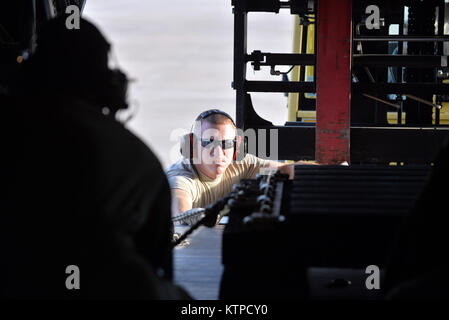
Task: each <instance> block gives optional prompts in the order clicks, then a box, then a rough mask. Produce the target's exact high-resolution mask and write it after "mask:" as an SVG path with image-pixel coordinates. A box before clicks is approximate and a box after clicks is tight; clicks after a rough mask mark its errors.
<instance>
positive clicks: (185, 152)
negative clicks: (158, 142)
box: [180, 109, 238, 161]
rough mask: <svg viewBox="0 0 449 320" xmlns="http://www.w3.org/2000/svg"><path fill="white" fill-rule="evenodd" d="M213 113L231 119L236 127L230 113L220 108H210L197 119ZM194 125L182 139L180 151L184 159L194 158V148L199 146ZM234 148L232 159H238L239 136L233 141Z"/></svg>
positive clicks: (197, 118)
mask: <svg viewBox="0 0 449 320" xmlns="http://www.w3.org/2000/svg"><path fill="white" fill-rule="evenodd" d="M213 114H221V115H223V116H225V117H226V118H228V119H229V120H231V122H232V124H233V125H234V127H236V125H235V122H234V120H233V119H232V118H231V116H230V115H229V114H227V113H226V112H224V111H221V110H218V109H210V110H206V111H204V112H202V113H201V114H200V115H199V116H198V117H196V119H195V122H196V121H201V122H202V121H203V120H204V119H206V118H207V117H209V116H211V115H213ZM193 129H194V125H192V128H191V130H190V132H189V133H188V134H185V135H183V136H182V137H181V141H180V152H181V155H182V156H183V158H184V159H190V160H191V161H192V160H193V149H194V148H196V147H197V142H198V141H197V140H198V138H197V137H196V136H195V134H194V132H193ZM233 148H234V155H233V156H232V160H233V161H234V160H236V158H237V152H238V150H237V137H235V138H234V141H233Z"/></svg>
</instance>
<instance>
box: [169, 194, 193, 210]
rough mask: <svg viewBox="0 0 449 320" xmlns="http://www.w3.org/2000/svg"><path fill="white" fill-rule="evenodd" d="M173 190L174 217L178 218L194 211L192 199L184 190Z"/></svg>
mask: <svg viewBox="0 0 449 320" xmlns="http://www.w3.org/2000/svg"><path fill="white" fill-rule="evenodd" d="M171 190H172V199H173V200H172V215H173V216H177V215H180V214H182V213H183V212H185V211H187V210H190V209H192V198H191V197H190V195H189V194H188V193H187V192H185V191H184V190H182V189H171Z"/></svg>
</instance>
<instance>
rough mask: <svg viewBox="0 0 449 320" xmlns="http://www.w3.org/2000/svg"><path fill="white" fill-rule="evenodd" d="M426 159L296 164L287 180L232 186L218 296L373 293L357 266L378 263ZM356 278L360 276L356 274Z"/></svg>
mask: <svg viewBox="0 0 449 320" xmlns="http://www.w3.org/2000/svg"><path fill="white" fill-rule="evenodd" d="M428 174H429V168H428V167H427V166H407V167H405V166H404V167H402V166H366V165H364V166H350V167H349V166H303V165H302V166H296V167H295V179H294V180H293V181H291V180H286V177H285V175H282V174H279V173H277V174H274V175H272V176H259V177H258V178H257V179H254V180H244V181H242V182H241V183H240V184H239V185H236V186H235V189H236V190H239V191H242V192H241V193H240V195H239V197H235V198H233V199H231V200H230V201H228V206H229V208H230V212H229V223H228V224H227V226H226V228H225V230H224V233H223V244H222V261H223V265H224V273H223V277H222V282H221V291H220V297H221V298H222V299H230V298H245V297H251V298H265V299H298V298H299V299H301V298H310V299H320V298H333V299H335V298H338V299H376V298H379V297H380V296H381V292H380V291H379V290H377V291H376V290H373V291H370V290H368V289H367V287H366V286H365V280H366V277H367V276H368V275H366V273H365V270H366V268H367V267H368V266H370V265H376V266H378V267H379V268H381V269H382V272H383V270H384V269H385V267H386V264H387V263H386V262H387V259H388V255H389V253H390V249H391V247H392V244H393V242H394V240H395V236H396V232H397V231H398V228H399V226H400V225H401V222H402V220H403V218H404V216H405V215H406V214H407V212H408V211H409V209H410V207H411V206H413V203H414V200H415V198H416V197H417V196H418V195H419V193H420V192H421V190H422V188H423V186H424V184H425V182H426V179H427V177H428ZM362 279H363V281H362Z"/></svg>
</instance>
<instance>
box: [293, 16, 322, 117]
mask: <svg viewBox="0 0 449 320" xmlns="http://www.w3.org/2000/svg"><path fill="white" fill-rule="evenodd" d="M310 21H311V22H312V23H313V24H310V25H308V26H307V27H304V26H303V25H300V24H299V16H298V15H295V19H294V29H293V53H302V52H301V47H302V42H303V37H302V33H303V28H307V45H306V53H307V54H314V53H315V24H314V22H315V20H314V19H311V20H310ZM305 68H306V69H305V81H313V76H314V67H313V66H305ZM300 71H301V66H295V67H294V68H293V70H292V73H291V79H290V80H291V81H299V80H300V79H299V75H300ZM300 94H305V93H297V92H290V93H289V94H288V116H287V118H288V119H287V121H297V119H298V118H301V119H303V121H305V122H316V112H315V111H298V110H299V95H300ZM305 97H306V98H308V99H316V95H315V94H310V93H307V94H305Z"/></svg>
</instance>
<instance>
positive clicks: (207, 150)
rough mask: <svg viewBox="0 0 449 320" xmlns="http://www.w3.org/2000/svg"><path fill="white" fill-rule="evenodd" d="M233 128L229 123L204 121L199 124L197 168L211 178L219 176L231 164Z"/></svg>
mask: <svg viewBox="0 0 449 320" xmlns="http://www.w3.org/2000/svg"><path fill="white" fill-rule="evenodd" d="M234 139H235V128H234V126H233V125H232V124H230V123H225V124H211V123H209V122H206V121H204V122H203V124H202V126H201V140H200V141H199V145H200V147H199V148H198V149H197V150H200V152H201V163H199V164H197V165H196V166H197V168H198V169H199V170H200V171H201V172H202V173H203V174H205V175H206V176H208V177H209V178H212V179H216V178H218V177H220V176H221V175H222V174H223V173H224V172H225V170H226V168H227V167H228V166H229V164H231V162H232V157H233V155H234Z"/></svg>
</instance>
